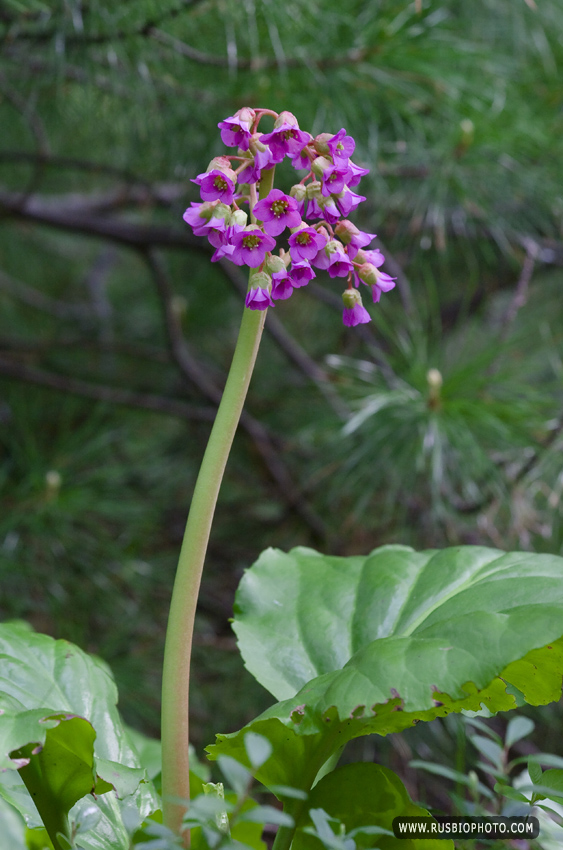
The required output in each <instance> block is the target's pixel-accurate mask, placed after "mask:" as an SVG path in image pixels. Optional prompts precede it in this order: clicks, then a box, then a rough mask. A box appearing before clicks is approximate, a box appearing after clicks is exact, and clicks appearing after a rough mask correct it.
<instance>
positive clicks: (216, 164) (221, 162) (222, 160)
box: [205, 156, 231, 172]
mask: <svg viewBox="0 0 563 850" xmlns="http://www.w3.org/2000/svg"><path fill="white" fill-rule="evenodd" d="M214 168H216V169H218V170H219V171H225V172H226V171H230V170H231V160H230V159H229V157H228V156H214V157H213V159H212V160H211V162H210V163H209V165H208V166H207V168H206V169H205V170H206V171H213V169H214Z"/></svg>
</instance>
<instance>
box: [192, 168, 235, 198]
mask: <svg viewBox="0 0 563 850" xmlns="http://www.w3.org/2000/svg"><path fill="white" fill-rule="evenodd" d="M191 182H192V183H197V185H198V186H199V187H200V188H199V191H200V194H201V197H202V200H204V201H221V202H222V203H223V204H232V202H233V197H234V194H235V183H234V180H231V178H230V177H229V176H228V175H227V174H225V173H224V172H223V171H220V170H219V169H218V168H214V169H213V170H212V171H206V172H204V173H203V174H198V176H197V177H195V178H194V179H193V180H192V181H191Z"/></svg>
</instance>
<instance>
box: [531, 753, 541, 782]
mask: <svg viewBox="0 0 563 850" xmlns="http://www.w3.org/2000/svg"><path fill="white" fill-rule="evenodd" d="M528 773H529V774H530V779H531V780H532V782H533V783H534V785H538V784H539V783H540V782H541V778H542V773H543V771H542V769H541V766H540V765H539V764H538V763H537V762H535V761H531V759H528Z"/></svg>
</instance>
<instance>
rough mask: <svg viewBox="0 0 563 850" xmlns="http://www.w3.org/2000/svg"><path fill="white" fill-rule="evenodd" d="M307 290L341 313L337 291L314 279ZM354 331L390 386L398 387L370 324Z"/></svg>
mask: <svg viewBox="0 0 563 850" xmlns="http://www.w3.org/2000/svg"><path fill="white" fill-rule="evenodd" d="M305 291H306V292H308V293H309V295H312V296H313V297H314V298H317V299H318V300H319V301H322V302H323V303H325V304H327V305H328V306H329V307H332V309H333V310H338V312H339V313H341V312H342V299H341V298H340V296H339V295H336V293H335V292H331V291H330V290H329V289H327V288H326V287H324V286H320V284H318V283H315V282H314V281H311V283H309V284H308V285H307V287H306V289H305ZM354 331H355V333H356V336H357V337H358V338H359V339H361V340H362V341H363V342H364V343H365V344H366V345H367V347H368V349H369V351H370V354H371V356H372V358H373V362H374V363H375V365H376V366H377V367H378V368H379V370H380V372H381V374H382V375H383V378H384V379H385V381H386V382H387V384H388V385H389V386H390V387H396V386H397V384H398V379H397V376H396V375H395V373H394V372H393V369H392V368H391V366H390V365H389V363H388V362H387V358H386V357H385V355H384V353H383V352H382V351H381V346H380V345H379V342H378V340H377V338H376V336H375V334H374V332H373V330H372V329H371V328H370V327H369V326H368V325H358V327H356V328H354Z"/></svg>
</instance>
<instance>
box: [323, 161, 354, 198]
mask: <svg viewBox="0 0 563 850" xmlns="http://www.w3.org/2000/svg"><path fill="white" fill-rule="evenodd" d="M349 173H350V170H349V168H348V164H347V163H346V162H344V163H341V162H339V161H338V160H337V162H336V163H335V164H334V165H329V167H328V168H325V170H324V171H323V173H322V177H321V180H322V184H323V186H322V189H321V192H322V193H323V195H325V197H326V196H328V195H330V194H335V195H336V194H338V193H339V192H342V190H343V189H344V186H346V185H347V183H348V177H349Z"/></svg>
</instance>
